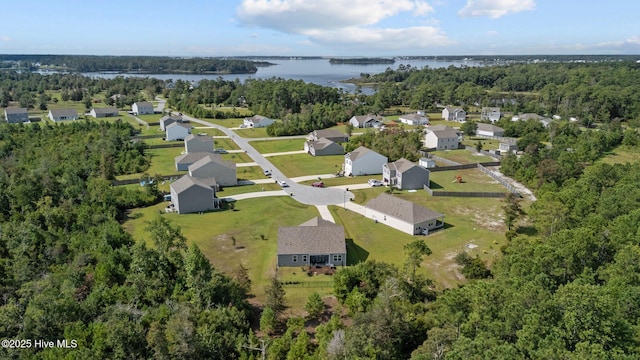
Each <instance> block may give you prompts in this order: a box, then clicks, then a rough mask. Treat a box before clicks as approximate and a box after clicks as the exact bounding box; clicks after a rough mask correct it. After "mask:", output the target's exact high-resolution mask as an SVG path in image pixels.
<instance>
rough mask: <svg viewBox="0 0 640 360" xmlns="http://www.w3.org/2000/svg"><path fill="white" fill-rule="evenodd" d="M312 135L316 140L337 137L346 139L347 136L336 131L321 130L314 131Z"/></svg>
mask: <svg viewBox="0 0 640 360" xmlns="http://www.w3.org/2000/svg"><path fill="white" fill-rule="evenodd" d="M313 134H314V135H315V137H316V138H318V139H320V138H323V137H325V138H337V137H347V134H345V133H342V132H340V131H338V130H336V129H321V130H314V131H313Z"/></svg>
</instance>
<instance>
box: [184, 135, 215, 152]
mask: <svg viewBox="0 0 640 360" xmlns="http://www.w3.org/2000/svg"><path fill="white" fill-rule="evenodd" d="M213 146H214V141H213V137H211V136H209V135H207V134H197V135H196V134H189V135H187V137H185V138H184V151H186V152H187V154H188V153H192V152H210V153H212V152H213Z"/></svg>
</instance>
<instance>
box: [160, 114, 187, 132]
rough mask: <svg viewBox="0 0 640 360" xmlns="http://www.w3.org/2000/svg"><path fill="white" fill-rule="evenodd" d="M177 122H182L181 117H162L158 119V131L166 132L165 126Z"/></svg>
mask: <svg viewBox="0 0 640 360" xmlns="http://www.w3.org/2000/svg"><path fill="white" fill-rule="evenodd" d="M175 122H178V123H181V122H183V120H182V116H173V115H165V116H163V117H161V118H160V131H166V130H167V126H169V125H171V124H173V123H175Z"/></svg>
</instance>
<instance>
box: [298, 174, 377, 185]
mask: <svg viewBox="0 0 640 360" xmlns="http://www.w3.org/2000/svg"><path fill="white" fill-rule="evenodd" d="M379 177H380V176H379V175H371V176H370V175H365V176H343V177H329V178H321V179H320V180H322V182H323V183H324V186H338V185H351V184H366V183H367V181H368V180H369V179H372V178H376V179H377V178H379ZM316 181H318V180H317V179H315V180H307V181H301V182H300V184H303V185H311V184H312V183H314V182H316Z"/></svg>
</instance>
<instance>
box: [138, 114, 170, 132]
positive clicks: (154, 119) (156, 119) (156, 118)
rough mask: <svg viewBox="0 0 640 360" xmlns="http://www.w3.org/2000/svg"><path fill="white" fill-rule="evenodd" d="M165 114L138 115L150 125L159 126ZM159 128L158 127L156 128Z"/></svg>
mask: <svg viewBox="0 0 640 360" xmlns="http://www.w3.org/2000/svg"><path fill="white" fill-rule="evenodd" d="M163 116H164V114H144V115H138V117H139V118H140V119H141V120H144V121H146V122H147V123H148V124H149V125H150V126H154V124H155V125H156V126H159V123H160V118H161V117H163ZM156 129H157V128H156Z"/></svg>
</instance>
